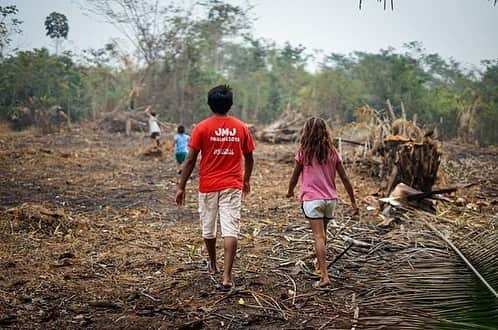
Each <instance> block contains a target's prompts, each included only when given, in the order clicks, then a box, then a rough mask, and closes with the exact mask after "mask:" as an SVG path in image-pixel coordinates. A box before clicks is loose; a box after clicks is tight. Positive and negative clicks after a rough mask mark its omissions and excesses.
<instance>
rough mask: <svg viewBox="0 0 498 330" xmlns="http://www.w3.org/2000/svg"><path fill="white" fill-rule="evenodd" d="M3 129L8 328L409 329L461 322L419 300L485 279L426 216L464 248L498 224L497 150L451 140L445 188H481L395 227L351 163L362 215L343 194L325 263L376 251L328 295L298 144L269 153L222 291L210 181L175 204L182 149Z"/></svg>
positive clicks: (263, 151)
mask: <svg viewBox="0 0 498 330" xmlns="http://www.w3.org/2000/svg"><path fill="white" fill-rule="evenodd" d="M2 130H3V132H2V133H0V146H1V147H0V241H1V244H0V328H14V329H17V328H19V329H32V328H49V329H66V328H91V329H113V328H126V329H158V328H162V329H166V328H183V329H200V328H227V329H228V328H232V329H239V328H260V327H265V328H270V329H273V328H274V329H280V328H287V329H303V328H309V329H354V328H357V329H360V328H381V327H383V328H387V329H400V328H424V327H425V326H427V325H428V324H432V322H436V321H437V322H443V323H444V324H445V325H447V326H449V327H450V328H451V326H452V325H455V324H456V325H458V324H464V323H462V322H463V321H461V320H460V319H459V318H458V317H456V318H452V317H450V316H448V315H447V314H444V313H442V312H440V311H438V308H437V306H439V305H442V304H443V305H444V303H446V302H448V301H437V299H435V298H434V297H432V296H431V298H430V299H425V298H424V297H423V296H421V292H422V293H423V292H425V291H423V290H428V288H432V287H434V288H439V289H438V290H443V291H444V289H443V288H442V286H444V285H442V284H441V283H446V282H448V281H450V282H451V281H452V277H451V276H458V278H459V279H462V278H463V280H465V281H471V282H472V283H475V282H476V280H475V278H474V277H473V276H472V274H471V273H470V271H469V270H468V269H467V268H466V267H465V265H464V264H463V263H462V262H461V261H460V259H459V258H458V257H457V256H456V255H455V253H454V252H453V251H452V250H451V249H449V248H448V246H447V245H446V244H445V243H444V242H442V241H441V240H440V239H439V238H438V237H437V236H436V235H434V233H431V232H430V230H429V229H428V228H426V226H424V223H423V220H424V219H425V220H424V221H427V220H428V221H431V222H432V223H433V224H435V225H436V226H438V228H439V229H440V230H441V231H442V232H444V233H446V234H447V235H448V236H449V237H451V238H452V239H454V240H455V241H456V242H462V240H463V239H464V238H463V237H467V239H468V237H471V236H469V235H473V234H475V233H482V232H488V231H490V230H491V231H493V230H494V231H496V230H498V229H497V227H493V226H495V224H496V223H497V222H498V221H497V219H496V214H497V212H498V150H497V148H496V147H495V148H492V147H489V148H478V147H474V146H461V145H456V144H450V143H448V144H443V150H444V153H445V155H444V159H443V164H442V171H441V173H442V175H441V182H440V185H442V186H448V185H452V184H462V183H470V182H473V183H476V185H475V186H473V187H472V188H468V189H466V190H464V191H461V190H459V191H458V192H457V193H456V194H454V195H452V196H450V201H449V202H447V203H441V205H439V206H438V217H435V216H432V215H423V216H422V215H421V216H420V217H419V216H417V215H416V213H409V214H405V215H403V216H401V217H400V219H398V220H396V221H394V222H393V223H391V224H390V225H389V226H387V227H379V226H378V224H379V223H380V222H381V219H380V218H379V216H378V210H371V211H369V210H367V206H372V205H373V206H376V204H375V203H376V202H375V198H374V197H372V196H376V197H379V194H378V193H379V187H380V182H379V180H378V179H377V178H375V177H372V176H371V175H369V172H370V170H371V169H369V168H366V169H365V168H362V167H361V166H356V165H354V166H353V165H351V164H352V163H349V164H348V163H347V162H346V164H347V170H348V171H349V172H350V174H351V178H352V182H353V185H354V186H355V191H356V193H357V195H358V196H357V199H358V200H359V206H360V208H361V214H360V216H359V217H351V216H350V215H349V214H350V213H349V208H348V200H347V198H345V199H343V201H342V204H341V206H340V207H339V210H338V215H337V219H336V220H335V221H334V222H333V223H331V225H330V227H329V244H328V249H329V257H328V259H329V261H332V260H334V258H335V257H337V256H339V255H340V253H341V252H342V251H344V250H345V249H346V248H347V247H348V243H347V239H348V238H354V239H356V240H360V241H362V242H364V243H366V244H367V245H366V246H363V247H362V246H352V247H351V248H350V249H349V250H348V251H347V252H346V253H345V254H343V255H342V256H341V257H340V258H339V259H338V260H337V261H336V262H335V263H334V264H333V265H332V267H331V275H332V279H333V285H332V286H331V287H330V288H328V289H324V290H316V289H314V288H313V286H312V285H313V283H314V282H315V281H316V280H317V279H318V278H317V276H316V274H315V273H314V272H313V258H314V255H313V246H312V236H311V233H310V230H309V229H308V226H307V223H306V222H305V221H304V220H303V217H302V215H301V212H300V208H299V204H298V201H297V200H296V199H287V198H286V197H285V192H286V189H287V183H288V180H289V177H290V173H291V171H292V153H293V151H294V150H295V146H294V145H265V144H261V143H258V145H257V152H256V154H255V160H256V165H255V170H254V175H253V180H252V189H253V191H252V194H251V195H250V196H248V197H247V198H246V199H245V200H244V202H243V210H242V211H243V214H242V235H241V238H240V241H239V249H238V254H237V259H236V264H235V285H236V289H235V290H234V291H232V292H231V293H223V292H218V291H217V290H216V284H217V283H219V281H220V280H221V276H215V277H212V276H209V275H208V274H207V273H206V272H205V259H206V253H205V250H204V247H203V242H202V239H201V235H200V228H199V220H198V214H197V209H196V208H197V201H196V199H197V193H196V187H197V178H196V176H195V175H194V178H193V179H192V180H191V182H189V183H188V191H187V202H186V206H185V207H184V208H181V209H179V208H177V207H176V206H175V205H174V193H175V189H176V184H177V181H178V178H179V177H178V174H177V168H176V166H175V163H174V158H173V154H172V152H166V153H165V154H164V155H163V156H162V157H157V158H153V157H144V156H142V155H141V152H143V150H144V149H145V147H146V145H147V144H148V143H149V142H150V141H147V140H146V139H144V138H143V137H142V136H141V135H138V134H136V135H134V136H132V137H124V136H122V135H118V134H110V133H104V132H99V131H95V130H92V129H91V128H89V127H85V128H78V127H76V128H74V129H73V130H72V131H71V132H62V133H56V134H48V135H38V134H36V133H34V132H22V133H15V132H10V131H8V130H6V129H3V128H2ZM338 186H339V190H340V194H341V196H343V197H346V196H347V195H345V193H344V190H343V188H342V185H341V184H340V183H339V182H338ZM465 235H467V236H465ZM221 243H222V242H221V240H218V251H219V252H220V253H221V251H222V245H221ZM497 257H498V256H497ZM218 263H219V266H220V267H221V265H222V258H221V257H220V260H219V261H218ZM435 265H446V266H447V267H446V268H445V267H437V269H435V268H436V267H435ZM448 267H449V268H450V269H451V271H449V272H448V271H446V269H447V268H448ZM438 271H441V276H440V277H438V276H435V275H434V274H436V275H437V273H438ZM429 272H430V273H431V276H432V277H431V280H430V281H428V280H426V277H424V276H425V275H424V274H427V273H429ZM452 274H453V275H452ZM490 277H491V278H492V281H494V280H495V279H496V276H493V275H492V274H491V275H490ZM427 278H429V277H427ZM433 278H439V279H440V281H441V282H438V281H437V280H433ZM453 282H454V281H453ZM421 283H422V285H421ZM476 285H477V284H476ZM494 285H495V288H498V283H496V282H494ZM448 290H451V288H448ZM483 299H485V298H483ZM486 299H487V298H486ZM428 300H430V301H428ZM460 302H461V301H458V302H457V301H449V302H448V304H449V305H448V306H453V307H455V306H457V305H458V304H459V303H460ZM451 304H454V305H451ZM458 306H460V305H458ZM466 306H467V305H466ZM493 306H494V307H493ZM455 308H457V307H455ZM486 308H487V310H486V313H488V314H485V315H486V317H488V319H487V320H486V321H485V323H484V324H481V326H484V327H485V328H486V329H491V328H494V326H496V328H498V317H497V316H496V315H498V307H496V305H492V304H491V305H490V304H487V307H486ZM479 315H481V316H482V315H483V314H479ZM489 315H491V316H489ZM466 322H467V321H466ZM495 322H496V323H495ZM434 324H435V323H434Z"/></svg>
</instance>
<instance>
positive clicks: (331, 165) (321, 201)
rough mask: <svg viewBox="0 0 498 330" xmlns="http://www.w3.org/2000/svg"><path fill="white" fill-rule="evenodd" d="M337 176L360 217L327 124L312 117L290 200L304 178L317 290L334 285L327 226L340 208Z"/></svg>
mask: <svg viewBox="0 0 498 330" xmlns="http://www.w3.org/2000/svg"><path fill="white" fill-rule="evenodd" d="M336 172H337V173H339V176H340V177H341V180H342V183H343V184H344V188H345V189H346V191H347V193H348V195H349V198H350V200H351V206H352V207H353V209H354V212H355V213H358V207H357V206H356V202H355V198H354V192H353V187H352V186H351V182H350V181H349V178H348V176H347V174H346V171H345V170H344V166H343V165H342V159H341V156H340V155H339V153H338V152H337V151H336V150H335V148H334V146H333V144H332V139H331V138H330V134H329V129H328V127H327V124H326V123H325V121H324V120H323V119H321V118H316V117H312V118H310V119H308V120H307V121H306V123H305V124H304V129H303V134H302V136H301V142H300V146H299V149H298V151H297V153H296V157H295V166H294V172H293V173H292V177H291V179H290V182H289V190H288V192H287V197H292V196H294V188H295V187H296V184H297V181H298V179H299V177H301V190H300V193H299V200H300V202H301V205H302V209H303V213H304V216H305V217H306V218H307V219H309V221H310V225H311V230H312V231H313V236H314V238H315V252H316V257H317V261H318V265H317V268H318V269H317V270H319V271H320V281H319V282H317V283H316V285H315V286H316V287H325V286H327V285H329V284H330V279H329V274H328V269H327V265H326V249H325V245H326V242H327V224H328V222H329V220H330V219H332V218H333V216H334V210H335V207H336V204H337V197H338V196H337V190H336V186H335V176H336Z"/></svg>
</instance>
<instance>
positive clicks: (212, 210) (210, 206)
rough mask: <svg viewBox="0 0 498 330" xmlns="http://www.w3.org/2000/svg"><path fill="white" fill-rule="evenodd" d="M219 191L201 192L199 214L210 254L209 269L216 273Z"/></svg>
mask: <svg viewBox="0 0 498 330" xmlns="http://www.w3.org/2000/svg"><path fill="white" fill-rule="evenodd" d="M218 198H219V193H216V192H213V193H199V215H200V218H201V226H202V238H203V239H204V244H205V245H206V250H207V252H208V255H209V261H208V262H209V264H208V270H209V272H210V273H216V272H217V271H218V267H217V266H216V219H217V217H218Z"/></svg>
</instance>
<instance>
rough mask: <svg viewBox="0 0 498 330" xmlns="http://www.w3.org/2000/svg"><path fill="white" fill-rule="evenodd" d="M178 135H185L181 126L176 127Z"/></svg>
mask: <svg viewBox="0 0 498 330" xmlns="http://www.w3.org/2000/svg"><path fill="white" fill-rule="evenodd" d="M176 131H177V133H178V134H183V133H185V127H184V126H183V125H178V128H177V129H176Z"/></svg>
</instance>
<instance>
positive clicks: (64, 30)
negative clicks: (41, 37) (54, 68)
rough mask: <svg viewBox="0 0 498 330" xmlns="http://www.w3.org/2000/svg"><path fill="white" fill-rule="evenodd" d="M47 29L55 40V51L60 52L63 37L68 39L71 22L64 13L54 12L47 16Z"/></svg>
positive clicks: (47, 33) (48, 34) (47, 32)
mask: <svg viewBox="0 0 498 330" xmlns="http://www.w3.org/2000/svg"><path fill="white" fill-rule="evenodd" d="M45 31H46V35H47V36H49V37H50V38H51V39H53V40H54V42H55V53H56V54H59V47H60V45H61V43H62V40H63V39H67V35H68V33H69V23H68V21H67V17H66V15H64V14H61V13H57V12H55V11H54V12H52V13H50V14H49V15H48V16H47V17H46V18H45Z"/></svg>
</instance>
